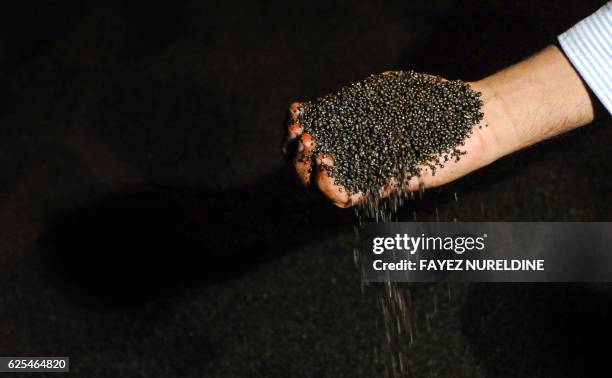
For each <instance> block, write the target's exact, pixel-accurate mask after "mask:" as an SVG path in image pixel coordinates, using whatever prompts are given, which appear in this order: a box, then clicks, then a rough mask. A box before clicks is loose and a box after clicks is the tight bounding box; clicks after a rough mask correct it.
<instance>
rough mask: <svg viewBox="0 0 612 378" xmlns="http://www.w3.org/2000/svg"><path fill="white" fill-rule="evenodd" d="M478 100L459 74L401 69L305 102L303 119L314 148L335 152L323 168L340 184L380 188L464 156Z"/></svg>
mask: <svg viewBox="0 0 612 378" xmlns="http://www.w3.org/2000/svg"><path fill="white" fill-rule="evenodd" d="M481 106H482V100H481V99H480V93H479V92H476V91H474V90H472V89H471V88H470V86H469V85H467V84H466V83H464V82H462V81H459V80H455V81H443V80H441V79H439V78H436V77H434V76H430V75H426V74H421V73H417V72H413V71H397V72H387V73H383V74H378V75H372V76H370V77H368V78H366V79H365V80H362V81H358V82H354V83H351V84H349V85H348V86H346V87H344V88H342V89H340V90H339V91H338V92H336V93H332V94H329V95H326V96H323V97H321V98H319V99H317V100H315V101H312V102H304V103H302V104H301V109H300V112H299V121H300V123H301V124H302V126H303V128H304V131H305V132H308V133H310V134H311V135H312V136H313V137H314V138H315V140H316V145H315V151H314V153H315V154H319V153H326V154H331V156H333V158H334V161H335V164H334V166H332V167H325V168H326V169H328V171H329V173H330V175H331V176H332V177H333V178H334V180H335V182H336V183H337V184H339V185H341V186H343V187H344V188H345V189H346V190H348V191H349V192H351V193H358V192H361V193H364V194H366V196H371V195H374V196H376V194H378V191H379V189H380V188H382V187H384V186H386V185H388V184H390V183H391V181H392V180H396V182H405V180H407V179H409V178H411V177H413V176H418V175H419V174H420V173H421V170H422V167H424V166H426V167H429V168H431V169H432V170H434V172H435V169H436V167H441V166H443V165H444V163H445V162H448V161H449V160H451V159H454V160H458V159H460V157H461V155H462V153H463V152H462V151H461V150H460V147H461V146H462V145H463V144H464V141H465V139H466V138H468V137H469V136H470V134H471V132H472V128H473V127H474V125H476V124H478V123H479V122H480V121H481V120H482V118H483V115H482V113H481V111H480V108H481ZM315 156H316V155H315Z"/></svg>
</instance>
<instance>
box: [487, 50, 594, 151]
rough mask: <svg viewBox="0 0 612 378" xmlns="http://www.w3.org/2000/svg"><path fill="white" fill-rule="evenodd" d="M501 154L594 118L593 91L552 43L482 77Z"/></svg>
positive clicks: (578, 125)
mask: <svg viewBox="0 0 612 378" xmlns="http://www.w3.org/2000/svg"><path fill="white" fill-rule="evenodd" d="M478 83H479V84H480V87H481V88H482V91H483V98H484V99H485V103H486V106H488V108H489V109H490V112H491V113H492V114H491V117H492V118H505V122H502V123H500V125H503V127H499V128H498V129H497V130H495V133H496V139H497V141H498V143H499V148H500V149H501V151H500V152H501V153H502V154H508V153H511V152H513V151H515V150H518V149H521V148H524V147H527V146H529V145H531V144H534V143H537V142H539V141H542V140H544V139H548V138H551V137H553V136H555V135H558V134H561V133H564V132H566V131H569V130H572V129H574V128H577V127H580V126H582V125H585V124H587V123H589V122H591V121H592V120H593V117H594V109H593V103H592V100H591V97H590V95H589V91H588V89H587V87H586V86H585V84H584V83H583V82H582V80H581V79H580V76H579V75H578V73H577V72H576V71H575V70H574V68H573V67H572V65H571V64H570V62H569V61H568V60H567V58H566V57H565V55H564V54H563V53H562V52H561V51H560V50H559V49H558V48H557V47H555V46H549V47H547V48H545V49H544V50H542V51H540V52H539V53H537V54H536V55H534V56H532V57H530V58H529V59H527V60H525V61H523V62H521V63H518V64H515V65H513V66H511V67H509V68H507V69H505V70H503V71H500V72H498V73H496V74H494V75H491V76H489V77H487V78H485V79H483V80H481V81H480V82H478Z"/></svg>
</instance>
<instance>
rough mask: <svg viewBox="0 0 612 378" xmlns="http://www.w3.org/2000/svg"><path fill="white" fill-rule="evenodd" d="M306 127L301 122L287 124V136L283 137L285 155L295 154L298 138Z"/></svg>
mask: <svg viewBox="0 0 612 378" xmlns="http://www.w3.org/2000/svg"><path fill="white" fill-rule="evenodd" d="M303 132H304V128H303V127H302V125H300V124H299V123H294V124H291V125H289V126H287V130H286V132H285V138H284V139H283V145H282V151H283V155H285V157H289V156H293V155H294V154H295V152H296V151H295V150H296V148H297V147H298V145H297V138H298V137H299V136H300V135H302V133H303Z"/></svg>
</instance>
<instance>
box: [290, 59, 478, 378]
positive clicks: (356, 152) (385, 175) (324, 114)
mask: <svg viewBox="0 0 612 378" xmlns="http://www.w3.org/2000/svg"><path fill="white" fill-rule="evenodd" d="M482 105H483V103H482V100H481V99H480V93H479V92H476V91H474V90H472V89H471V88H470V86H469V85H467V84H466V83H464V82H462V81H458V80H457V81H443V80H441V79H439V78H436V77H433V76H430V75H425V74H420V73H416V72H413V71H399V72H388V73H384V74H378V75H372V76H370V77H368V78H367V79H365V80H362V81H359V82H355V83H352V84H350V85H348V86H346V87H344V88H342V89H340V90H339V91H338V92H336V93H332V94H329V95H326V96H324V97H321V98H319V99H317V100H315V101H312V102H305V103H302V106H301V109H300V115H299V118H300V123H301V124H302V126H303V128H304V131H305V132H308V133H310V134H311V135H312V136H313V137H314V138H315V141H316V143H315V151H314V154H315V156H316V155H318V154H320V153H324V154H330V155H331V156H332V157H333V159H334V165H333V166H330V167H324V169H327V170H328V172H329V173H330V175H331V176H332V177H333V178H334V180H335V182H336V184H339V185H341V186H342V187H344V188H345V190H347V191H349V192H350V193H359V192H360V193H363V194H365V197H364V198H365V200H364V201H363V202H362V203H361V205H360V206H359V207H358V208H356V213H357V216H358V219H359V222H360V223H361V222H362V221H363V220H372V219H373V220H376V221H377V222H378V221H390V220H391V218H392V216H393V214H394V213H395V212H396V211H397V208H398V207H399V206H401V205H402V204H403V202H404V200H405V199H406V198H407V197H412V193H408V192H405V191H403V190H402V187H401V185H400V186H399V188H398V189H397V190H396V191H395V192H394V193H392V195H391V196H389V198H386V199H381V198H380V196H379V190H380V189H381V188H382V187H385V186H387V185H389V184H391V183H392V182H393V181H395V183H405V182H407V181H408V180H409V179H410V178H412V177H414V176H418V175H420V174H421V172H422V169H424V167H426V168H429V169H431V170H432V171H433V172H434V173H435V170H436V168H439V167H440V168H442V167H444V164H445V163H447V162H449V161H451V160H455V161H457V160H459V159H460V158H461V156H462V155H463V154H464V152H462V151H461V147H462V146H463V145H464V144H465V140H466V139H467V138H469V137H470V135H471V133H472V130H473V128H474V126H475V125H477V124H479V123H480V121H481V120H482V118H483V114H482V112H481V107H482ZM356 231H357V233H359V229H356ZM359 260H360V251H359V250H356V251H355V263H356V264H357V266H359V265H360V264H359V263H360V262H359ZM431 288H433V286H432V287H431ZM377 293H378V304H379V306H380V310H381V314H382V329H380V331H382V332H383V333H384V336H385V340H386V343H385V345H383V346H382V347H381V348H376V349H375V350H376V355H377V359H381V360H384V365H385V370H384V372H383V376H384V377H403V376H406V375H407V373H408V371H409V359H408V351H409V348H410V345H411V344H412V342H413V340H414V338H415V335H416V334H418V333H420V332H419V326H418V322H417V320H418V318H419V316H417V314H418V312H416V311H414V309H412V308H411V300H410V298H411V296H410V291H409V290H404V289H403V288H402V287H401V286H400V285H399V284H397V283H394V282H386V283H385V285H384V290H383V291H380V290H378V291H377ZM432 293H433V296H432V303H433V306H431V307H432V309H429V310H423V311H421V313H423V314H424V315H423V316H422V317H424V319H425V320H424V321H425V329H428V328H429V327H430V322H431V321H432V319H433V318H434V317H435V316H436V314H437V308H438V296H437V294H435V292H432ZM448 293H449V294H448V298H449V304H450V301H451V290H450V286H449V289H448ZM421 328H423V327H421ZM421 332H422V331H421Z"/></svg>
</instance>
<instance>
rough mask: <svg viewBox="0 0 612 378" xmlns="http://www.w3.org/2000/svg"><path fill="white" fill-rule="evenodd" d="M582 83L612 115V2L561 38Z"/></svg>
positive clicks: (564, 50)
mask: <svg viewBox="0 0 612 378" xmlns="http://www.w3.org/2000/svg"><path fill="white" fill-rule="evenodd" d="M559 44H560V45H561V48H562V49H563V52H564V53H565V55H566V56H567V58H568V59H569V60H570V62H572V65H573V66H574V68H575V69H576V70H577V71H578V73H579V74H580V76H581V77H582V79H583V80H584V81H585V82H586V84H587V85H588V86H589V87H590V88H591V90H592V91H593V93H594V94H595V96H597V98H598V99H599V100H600V101H601V103H602V104H603V105H604V106H605V108H606V109H607V110H608V112H609V113H610V114H612V1H608V2H607V3H606V5H604V6H603V7H601V8H599V10H597V12H595V13H593V14H592V15H590V16H589V17H587V18H585V19H584V20H582V21H580V22H579V23H577V24H576V25H574V26H573V27H571V28H570V29H569V30H568V31H566V32H565V33H563V34H561V35H560V36H559Z"/></svg>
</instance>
